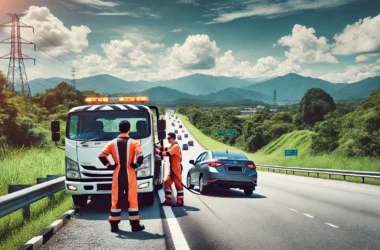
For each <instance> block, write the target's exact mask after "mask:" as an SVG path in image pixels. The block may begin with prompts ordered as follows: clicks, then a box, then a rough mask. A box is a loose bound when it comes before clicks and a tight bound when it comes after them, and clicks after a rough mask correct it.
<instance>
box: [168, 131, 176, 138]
mask: <svg viewBox="0 0 380 250" xmlns="http://www.w3.org/2000/svg"><path fill="white" fill-rule="evenodd" d="M168 136H169V137H170V138H173V139H174V140H175V139H176V135H175V134H174V133H173V132H170V133H168Z"/></svg>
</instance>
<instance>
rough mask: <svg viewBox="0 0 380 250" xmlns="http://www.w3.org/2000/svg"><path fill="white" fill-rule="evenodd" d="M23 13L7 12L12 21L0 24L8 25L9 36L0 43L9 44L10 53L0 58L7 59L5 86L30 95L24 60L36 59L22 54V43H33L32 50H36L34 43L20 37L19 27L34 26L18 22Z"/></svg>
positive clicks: (1, 25) (2, 25)
mask: <svg viewBox="0 0 380 250" xmlns="http://www.w3.org/2000/svg"><path fill="white" fill-rule="evenodd" d="M23 15H24V14H8V16H11V17H12V22H7V23H3V24H0V27H10V28H12V30H11V38H7V39H5V40H3V41H1V42H0V44H11V53H9V54H7V55H4V56H1V57H0V59H9V66H8V75H7V85H6V88H7V89H8V90H10V91H12V92H14V91H17V92H19V91H21V93H22V94H23V95H28V96H30V86H29V82H28V76H27V75H26V69H25V64H24V60H33V61H34V64H36V59H34V58H31V57H29V56H27V55H24V54H22V44H29V45H34V51H36V45H35V44H34V43H32V42H29V41H27V40H25V39H23V38H21V28H32V29H33V33H34V28H33V27H32V26H29V25H26V24H24V23H22V22H20V17H22V16H23Z"/></svg>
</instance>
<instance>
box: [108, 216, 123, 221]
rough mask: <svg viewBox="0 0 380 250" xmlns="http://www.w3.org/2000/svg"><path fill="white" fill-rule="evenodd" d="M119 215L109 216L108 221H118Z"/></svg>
mask: <svg viewBox="0 0 380 250" xmlns="http://www.w3.org/2000/svg"><path fill="white" fill-rule="evenodd" d="M120 219H121V217H120V216H110V217H109V218H108V220H109V221H120Z"/></svg>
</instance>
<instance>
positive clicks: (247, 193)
mask: <svg viewBox="0 0 380 250" xmlns="http://www.w3.org/2000/svg"><path fill="white" fill-rule="evenodd" d="M252 194H253V189H250V188H248V189H244V195H245V196H252Z"/></svg>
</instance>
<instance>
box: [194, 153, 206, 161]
mask: <svg viewBox="0 0 380 250" xmlns="http://www.w3.org/2000/svg"><path fill="white" fill-rule="evenodd" d="M204 154H205V153H202V154H200V155H199V156H198V158H197V159H196V160H195V162H196V163H197V162H200V160H201V158H202V157H203V155H204Z"/></svg>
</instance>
